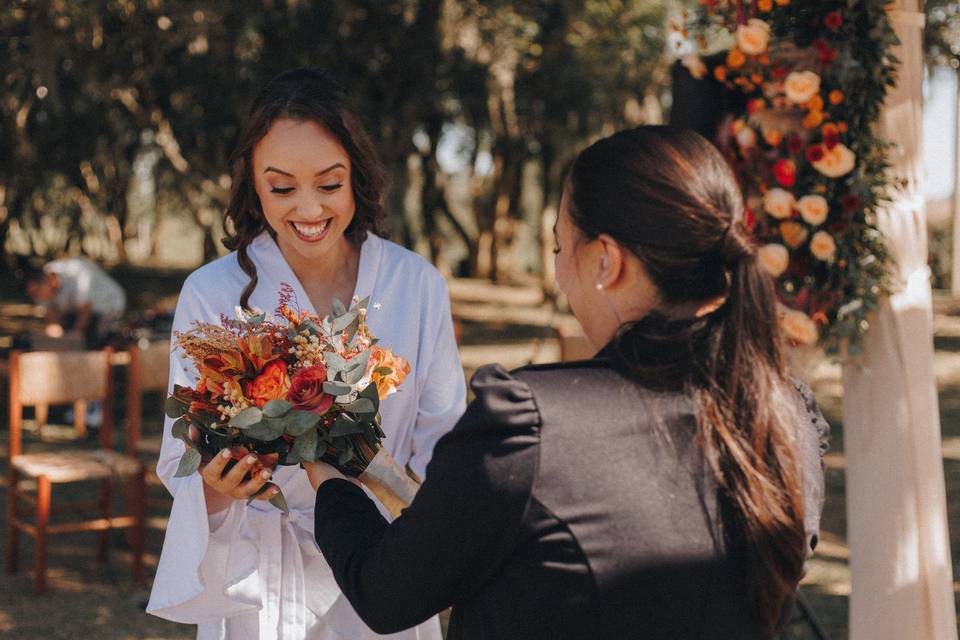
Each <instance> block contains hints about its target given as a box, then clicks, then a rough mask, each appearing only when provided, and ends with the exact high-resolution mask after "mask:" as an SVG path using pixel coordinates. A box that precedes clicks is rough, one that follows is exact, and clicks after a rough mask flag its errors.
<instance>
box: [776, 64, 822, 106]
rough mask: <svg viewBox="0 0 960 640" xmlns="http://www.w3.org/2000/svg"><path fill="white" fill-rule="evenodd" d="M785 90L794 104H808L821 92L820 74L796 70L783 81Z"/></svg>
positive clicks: (788, 98)
mask: <svg viewBox="0 0 960 640" xmlns="http://www.w3.org/2000/svg"><path fill="white" fill-rule="evenodd" d="M783 92H784V93H785V94H786V95H787V100H789V101H790V102H792V103H793V104H806V103H807V102H810V99H811V98H813V96H815V95H817V94H818V93H820V76H818V75H817V74H815V73H814V72H813V71H794V72H792V73H791V74H790V75H788V76H787V79H786V80H784V81H783Z"/></svg>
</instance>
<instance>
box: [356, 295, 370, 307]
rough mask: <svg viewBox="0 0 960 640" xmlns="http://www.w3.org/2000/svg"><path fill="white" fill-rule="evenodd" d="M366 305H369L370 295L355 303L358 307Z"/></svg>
mask: <svg viewBox="0 0 960 640" xmlns="http://www.w3.org/2000/svg"><path fill="white" fill-rule="evenodd" d="M368 306H370V296H367V297H366V298H364V299H363V300H361V301H360V302H358V303H357V308H358V309H366V308H367V307H368Z"/></svg>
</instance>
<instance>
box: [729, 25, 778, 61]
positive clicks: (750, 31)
mask: <svg viewBox="0 0 960 640" xmlns="http://www.w3.org/2000/svg"><path fill="white" fill-rule="evenodd" d="M768 44H770V25H769V24H767V23H766V22H764V21H763V20H759V19H757V18H751V19H750V20H747V24H741V25H739V26H738V27H737V47H738V48H739V49H740V51H743V52H744V53H745V54H747V55H748V56H758V55H760V54H761V53H763V52H764V51H766V50H767V45H768Z"/></svg>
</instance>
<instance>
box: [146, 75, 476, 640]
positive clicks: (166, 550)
mask: <svg viewBox="0 0 960 640" xmlns="http://www.w3.org/2000/svg"><path fill="white" fill-rule="evenodd" d="M382 189H383V171H382V168H381V166H380V163H379V161H378V159H377V156H376V153H375V152H374V149H373V146H372V144H371V143H370V140H369V139H368V137H367V135H366V133H364V131H363V128H362V127H361V125H360V122H359V118H358V117H357V116H356V115H355V114H354V113H353V111H352V110H351V108H350V106H349V104H348V101H347V96H346V93H345V92H344V90H343V89H342V88H341V87H340V86H339V85H338V84H337V83H336V82H335V81H334V79H333V78H332V77H330V76H329V75H327V74H326V73H324V72H322V71H317V70H312V69H295V70H293V71H288V72H285V73H282V74H280V75H279V76H277V77H276V78H274V79H273V80H272V81H270V82H269V83H268V84H267V85H266V87H264V89H263V91H262V92H261V93H260V95H259V96H258V97H257V99H256V100H255V101H254V104H253V108H252V110H251V113H250V117H249V119H248V121H247V123H246V126H245V127H244V129H243V131H242V132H241V133H240V136H239V139H238V142H237V145H236V149H235V151H234V154H233V158H232V186H231V194H230V203H229V206H228V207H227V211H226V214H225V216H226V220H227V223H228V225H227V227H228V231H229V234H230V235H229V237H228V239H227V240H226V242H225V244H226V245H227V248H228V249H232V250H233V251H232V252H231V253H229V254H228V255H226V256H224V257H223V258H220V259H219V260H216V261H214V262H212V263H210V264H208V265H205V266H203V267H201V268H200V269H198V270H197V271H195V272H194V273H192V274H191V275H190V277H188V278H187V280H186V282H185V283H184V285H183V290H182V291H181V294H180V299H179V302H178V304H177V312H176V316H175V319H174V327H173V328H174V330H175V331H186V330H188V329H190V328H191V326H192V324H193V323H194V322H198V321H199V322H209V323H218V322H219V321H220V318H221V316H224V315H226V316H228V317H233V316H234V310H235V309H236V308H237V307H242V308H245V309H255V308H258V309H262V310H264V311H266V312H268V313H272V312H273V311H274V309H276V308H277V306H278V302H279V299H278V296H279V294H280V291H281V288H284V289H285V290H286V291H290V290H291V289H292V291H293V292H294V295H295V297H296V304H297V305H299V307H300V308H302V309H305V310H307V311H310V312H312V313H317V314H319V315H321V316H323V315H327V314H328V313H330V312H331V308H332V301H333V299H334V298H338V299H339V300H341V301H344V302H349V301H350V300H351V299H354V298H361V299H362V298H366V297H369V298H370V304H369V307H368V312H367V316H366V318H367V323H368V324H369V326H370V327H371V329H372V331H373V332H374V334H375V335H377V336H378V337H379V338H380V339H381V340H382V341H383V343H384V344H385V345H389V346H391V347H392V348H393V350H394V351H395V352H396V353H397V354H399V355H402V356H403V357H404V358H406V359H407V360H408V361H409V362H410V365H411V372H410V376H409V380H408V381H407V382H406V384H404V390H403V392H402V393H397V394H393V395H391V396H390V397H389V398H387V399H385V400H384V401H383V402H382V404H381V408H380V410H381V417H382V424H381V427H382V429H383V431H384V432H385V433H386V438H385V440H384V446H385V447H386V448H387V449H388V450H389V451H390V453H391V454H392V455H393V457H394V458H396V460H397V461H398V462H399V463H400V464H401V465H408V466H409V468H410V469H412V470H413V471H414V472H416V473H417V474H419V475H420V476H421V477H422V476H423V475H424V474H425V469H426V465H427V462H428V461H429V459H430V456H431V454H432V451H433V445H434V443H435V442H436V441H437V440H438V439H439V437H440V436H441V435H443V434H444V433H445V432H446V431H448V430H449V429H450V428H451V427H452V426H453V424H454V423H455V422H456V420H457V419H458V418H459V417H460V415H461V414H462V413H463V409H464V406H465V404H466V403H465V397H466V385H465V384H464V380H463V369H462V368H461V365H460V358H459V355H458V352H457V345H456V341H455V339H454V333H453V322H452V317H451V315H450V301H449V297H448V293H447V286H446V283H445V282H444V280H443V278H442V277H441V276H440V274H439V273H438V272H437V270H436V269H434V268H433V266H432V265H430V263H429V262H427V261H426V260H424V259H422V258H421V257H419V256H417V255H416V254H414V253H412V252H410V251H407V250H406V249H404V248H402V247H400V246H398V245H396V244H393V243H391V242H388V241H387V240H384V239H382V238H380V237H379V236H378V235H376V234H377V232H378V231H379V228H380V224H381V222H382V220H383V217H384V212H383V209H382V207H381V195H382ZM170 371H171V377H170V387H171V389H172V387H173V385H174V384H180V385H184V386H193V385H194V384H195V382H196V371H195V370H194V369H193V367H192V365H191V364H190V361H189V360H188V359H187V357H186V356H185V354H183V353H182V352H180V351H174V352H173V353H172V354H171V367H170ZM171 426H172V421H171V420H169V419H168V420H167V422H166V426H165V434H164V440H163V446H162V449H161V452H160V460H159V463H158V465H157V472H158V475H159V476H160V478H161V480H163V482H164V484H165V485H166V487H167V488H168V489H169V490H170V493H171V494H172V495H173V498H174V500H173V509H172V511H171V514H170V520H169V523H168V526H167V532H166V539H165V541H164V547H163V552H162V554H161V557H160V564H159V567H158V569H157V576H156V579H155V581H154V585H153V591H152V594H151V598H150V603H149V605H148V608H147V610H148V611H149V612H150V613H152V614H154V615H157V616H160V617H163V618H167V619H169V620H174V621H177V622H184V623H189V624H197V625H198V632H197V637H198V638H203V639H206V638H211V639H222V640H227V639H230V640H232V639H234V638H244V639H246V638H250V639H259V640H273V639H294V638H295V639H297V640H302V639H304V638H306V639H309V640H341V639H343V638H350V639H351V640H364V639H368V638H375V637H379V636H378V634H376V633H375V632H373V631H372V630H371V629H370V628H369V627H367V626H366V625H365V624H364V623H363V622H362V621H361V620H360V618H359V617H358V616H357V614H356V613H355V612H354V611H353V609H352V608H351V606H350V603H349V602H348V601H347V600H346V599H345V598H343V597H342V594H341V593H340V590H339V589H338V588H337V585H336V582H335V581H334V579H333V576H332V574H331V573H330V569H329V567H328V566H327V563H326V561H325V560H324V558H323V556H322V555H321V554H320V551H319V549H318V548H317V545H316V543H315V542H314V540H313V522H314V517H313V505H314V497H315V496H314V492H313V489H312V488H311V486H310V484H309V482H308V480H307V476H306V474H305V473H304V471H303V470H302V469H300V468H299V467H279V468H277V469H276V470H275V471H274V473H273V477H272V478H270V477H269V473H268V472H264V473H263V474H261V475H258V476H257V477H255V478H253V479H250V480H247V481H244V476H245V474H246V473H247V472H249V471H250V470H251V468H252V467H251V464H252V463H253V462H254V461H255V460H254V459H249V458H245V459H242V460H240V461H239V462H238V463H237V464H236V466H234V467H233V469H232V470H231V471H229V472H227V473H223V471H224V468H225V463H226V459H224V458H221V457H217V458H215V459H214V460H213V461H211V462H210V463H209V464H207V465H206V466H205V467H203V468H201V470H200V472H199V473H194V474H191V475H189V476H187V477H175V473H176V470H177V464H178V460H179V458H180V457H181V455H182V454H183V451H184V444H183V443H182V442H181V441H180V440H178V439H176V438H174V437H173V436H172V434H171ZM268 479H269V480H271V481H272V482H273V483H274V484H275V485H277V486H278V487H279V488H280V489H281V490H282V491H283V494H284V497H285V498H286V501H287V505H288V513H285V514H284V513H281V512H280V511H279V510H277V509H276V508H275V507H273V506H272V505H270V504H268V503H267V502H266V501H265V499H266V498H269V497H270V496H271V495H272V493H271V492H272V491H274V490H273V489H270V490H268V491H267V492H264V493H262V494H260V496H259V498H260V499H257V500H253V501H252V502H250V503H249V504H247V500H248V499H249V498H250V497H251V496H253V495H254V494H256V492H257V491H258V490H259V489H260V488H262V487H263V485H264V483H265V482H266V481H267V480H268ZM416 589H417V585H411V590H413V591H416ZM418 623H420V624H419V626H417V627H416V628H411V629H407V630H404V631H403V632H402V633H400V634H398V635H396V636H392V637H395V638H399V639H409V640H424V639H430V640H433V639H436V640H439V638H440V625H439V623H438V621H437V620H436V619H432V620H428V619H427V618H424V619H423V620H419V621H418ZM410 626H414V625H410ZM398 631H400V630H398Z"/></svg>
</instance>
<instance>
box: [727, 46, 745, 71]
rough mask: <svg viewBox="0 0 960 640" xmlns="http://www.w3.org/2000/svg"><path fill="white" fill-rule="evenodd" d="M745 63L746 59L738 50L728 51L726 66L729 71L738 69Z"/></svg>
mask: <svg viewBox="0 0 960 640" xmlns="http://www.w3.org/2000/svg"><path fill="white" fill-rule="evenodd" d="M746 61H747V57H746V56H745V55H743V52H742V51H740V50H739V49H730V53H728V54H727V66H728V67H730V68H731V69H739V68H740V67H742V66H743V65H744V63H745V62H746Z"/></svg>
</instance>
